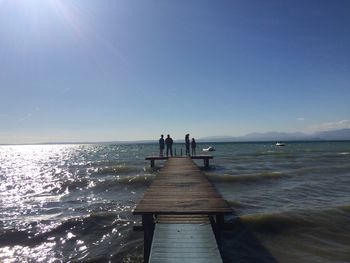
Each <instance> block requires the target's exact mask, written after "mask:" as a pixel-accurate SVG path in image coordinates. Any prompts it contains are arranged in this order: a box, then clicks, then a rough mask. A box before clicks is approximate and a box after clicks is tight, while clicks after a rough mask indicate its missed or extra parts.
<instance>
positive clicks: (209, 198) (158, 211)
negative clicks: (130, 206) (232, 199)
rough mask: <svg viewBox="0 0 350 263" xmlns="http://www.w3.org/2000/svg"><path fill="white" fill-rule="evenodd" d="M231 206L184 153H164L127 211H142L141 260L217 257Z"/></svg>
mask: <svg viewBox="0 0 350 263" xmlns="http://www.w3.org/2000/svg"><path fill="white" fill-rule="evenodd" d="M231 212H232V210H231V208H230V207H229V205H228V204H227V203H226V201H225V200H224V199H223V198H222V197H221V196H220V194H219V193H218V192H217V191H216V189H215V188H214V187H213V185H212V184H211V183H210V182H209V181H208V180H207V178H206V177H205V176H204V174H203V173H202V172H201V171H200V170H199V168H198V167H197V166H196V165H195V164H194V162H193V161H192V160H191V159H190V158H185V157H183V158H169V159H168V160H167V162H166V163H165V165H164V167H163V168H162V169H161V171H160V172H159V174H158V175H157V176H156V178H155V180H154V182H153V184H152V185H151V186H150V188H149V189H148V190H147V191H146V192H145V194H144V197H143V199H142V200H141V201H140V203H139V204H138V205H137V206H136V208H135V209H134V211H133V213H134V214H135V215H142V225H143V231H144V262H153V263H156V262H172V263H175V262H181V263H185V262H203V263H204V262H222V260H221V257H220V253H219V248H220V246H218V245H217V243H216V242H219V243H220V229H221V227H222V226H223V224H224V214H225V213H231Z"/></svg>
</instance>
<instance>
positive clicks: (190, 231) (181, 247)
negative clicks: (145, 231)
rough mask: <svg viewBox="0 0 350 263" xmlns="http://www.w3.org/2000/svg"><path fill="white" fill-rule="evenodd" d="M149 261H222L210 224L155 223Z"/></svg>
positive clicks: (217, 262) (220, 262)
mask: <svg viewBox="0 0 350 263" xmlns="http://www.w3.org/2000/svg"><path fill="white" fill-rule="evenodd" d="M149 262H150V263H158V262H159V263H160V262H162V263H175V262H176V263H179V262H181V263H186V262H188V263H189V262H191V263H192V262H202V263H207V262H208V263H209V262H210V263H222V259H221V256H220V252H219V249H218V246H217V244H216V240H215V236H214V234H213V231H212V229H211V226H210V224H156V227H155V231H154V236H153V242H152V247H151V253H150V258H149Z"/></svg>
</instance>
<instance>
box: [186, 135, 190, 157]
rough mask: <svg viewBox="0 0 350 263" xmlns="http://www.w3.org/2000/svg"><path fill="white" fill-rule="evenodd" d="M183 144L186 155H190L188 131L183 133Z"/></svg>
mask: <svg viewBox="0 0 350 263" xmlns="http://www.w3.org/2000/svg"><path fill="white" fill-rule="evenodd" d="M185 145H186V155H187V156H190V135H189V134H188V133H187V134H186V135H185Z"/></svg>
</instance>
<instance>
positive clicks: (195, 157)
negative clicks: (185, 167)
mask: <svg viewBox="0 0 350 263" xmlns="http://www.w3.org/2000/svg"><path fill="white" fill-rule="evenodd" d="M170 158H171V157H170ZM189 158H191V159H193V160H203V163H204V166H205V167H206V168H209V160H210V159H213V156H211V155H192V156H189ZM168 159H169V157H167V156H148V157H146V160H147V161H151V167H154V166H155V161H156V160H158V161H159V160H168Z"/></svg>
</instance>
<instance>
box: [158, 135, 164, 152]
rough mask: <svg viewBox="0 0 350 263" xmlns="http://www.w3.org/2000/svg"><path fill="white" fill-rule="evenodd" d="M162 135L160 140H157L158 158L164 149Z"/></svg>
mask: <svg viewBox="0 0 350 263" xmlns="http://www.w3.org/2000/svg"><path fill="white" fill-rule="evenodd" d="M163 137H164V135H163V134H162V135H160V139H159V156H163V151H164V147H165V142H164V138H163Z"/></svg>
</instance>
